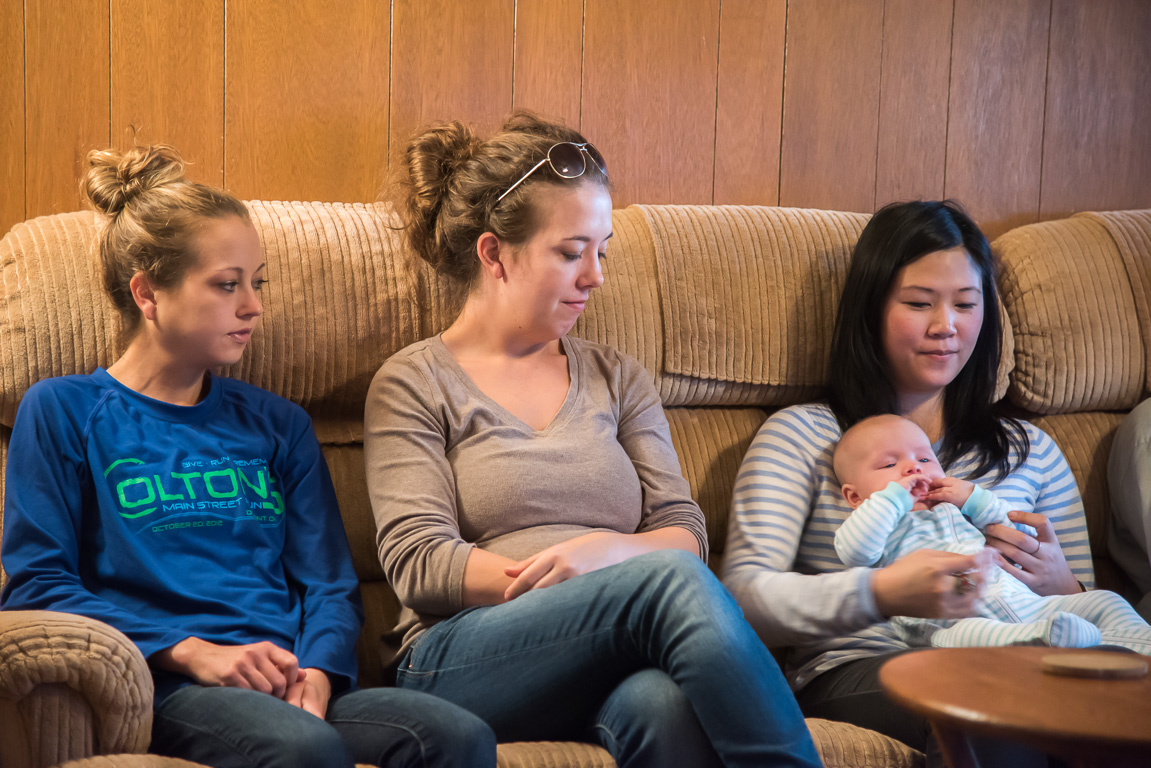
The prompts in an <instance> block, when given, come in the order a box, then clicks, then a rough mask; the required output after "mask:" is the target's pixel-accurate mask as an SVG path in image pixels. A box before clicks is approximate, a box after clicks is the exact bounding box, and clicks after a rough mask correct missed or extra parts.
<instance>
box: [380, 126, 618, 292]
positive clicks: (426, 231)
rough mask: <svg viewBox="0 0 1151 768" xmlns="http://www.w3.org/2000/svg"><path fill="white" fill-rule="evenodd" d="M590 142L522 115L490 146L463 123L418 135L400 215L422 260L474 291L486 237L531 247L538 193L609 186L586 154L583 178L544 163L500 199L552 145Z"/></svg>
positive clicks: (408, 154) (409, 155) (408, 156)
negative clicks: (542, 188)
mask: <svg viewBox="0 0 1151 768" xmlns="http://www.w3.org/2000/svg"><path fill="white" fill-rule="evenodd" d="M563 141H570V142H573V143H575V144H583V143H585V142H586V141H587V139H585V138H584V137H583V136H581V135H580V133H579V132H578V131H575V130H572V129H571V128H567V127H566V126H563V125H559V124H557V123H552V122H548V121H546V120H543V119H541V118H539V117H536V116H535V115H532V114H529V113H526V112H519V113H516V114H513V115H512V116H511V117H509V118H508V119H507V120H506V121H505V122H504V124H503V126H502V127H501V128H500V130H499V132H498V133H496V134H495V135H494V136H492V137H491V138H489V139H487V140H486V141H484V140H481V139H480V138H479V137H477V136H476V134H475V132H474V131H472V129H471V128H470V127H468V126H466V125H464V124H463V123H460V122H451V123H445V124H442V125H436V126H432V127H430V128H427V129H425V130H422V131H420V132H419V133H417V134H416V135H415V136H413V137H412V140H411V141H410V142H409V143H408V146H407V149H406V150H405V154H404V159H405V166H406V171H407V177H406V178H405V179H403V181H402V195H401V201H400V210H401V212H402V214H403V215H404V218H405V222H404V223H405V229H406V231H407V233H408V239H409V241H410V243H411V245H412V248H413V249H414V250H415V252H416V254H417V255H418V256H419V257H420V258H421V259H423V260H424V261H426V262H427V263H428V264H430V265H432V267H434V268H435V269H436V271H437V272H439V273H440V274H442V275H445V276H447V277H449V278H451V279H453V280H455V281H457V282H459V283H461V284H463V285H471V283H472V281H473V280H474V279H475V276H476V274H477V273H478V271H479V263H478V261H477V259H476V253H475V248H476V242H477V241H478V240H479V238H480V235H482V234H483V233H484V232H491V233H493V234H494V235H495V236H496V237H498V238H500V239H501V240H503V241H504V242H507V243H509V244H511V245H513V246H515V245H521V244H523V243H525V242H527V240H528V239H530V238H531V236H532V235H533V234H535V232H536V230H537V229H538V228H539V226H540V224H541V221H540V216H539V211H538V206H537V205H536V204H535V203H534V200H535V197H536V195H535V194H534V193H533V190H535V189H538V188H539V185H541V184H549V185H553V186H575V185H578V184H584V183H595V184H599V185H601V186H603V187H607V186H608V180H607V176H606V175H605V174H604V173H603V172H602V171H601V170H600V168H599V166H597V165H596V164H595V163H594V162H593V161H592V160H591V159H590V158H588V157H587V155H586V154H585V155H584V162H585V163H586V166H585V169H584V173H583V175H582V176H579V177H577V178H574V179H565V178H563V177H561V176H559V175H558V174H556V173H555V172H554V171H553V170H552V169H551V166H550V165H549V164H548V163H544V165H543V166H542V167H540V168H539V169H538V170H537V171H536V172H535V173H533V174H532V175H531V177H530V178H528V179H527V180H526V181H524V182H523V183H522V184H520V185H519V186H518V187H516V188H515V190H514V191H512V193H511V194H509V195H508V196H507V197H505V198H504V199H503V200H499V202H498V204H497V202H496V201H497V199H498V198H499V196H500V195H502V194H503V193H504V192H506V191H507V190H508V188H509V187H511V186H512V185H513V184H515V183H516V181H517V180H519V179H520V177H522V176H523V175H524V174H525V173H527V172H528V171H529V170H531V168H532V166H534V165H535V164H536V163H538V162H539V161H540V160H543V159H544V158H545V157H546V156H547V152H548V150H549V149H550V148H551V146H552V145H553V144H556V143H559V142H563Z"/></svg>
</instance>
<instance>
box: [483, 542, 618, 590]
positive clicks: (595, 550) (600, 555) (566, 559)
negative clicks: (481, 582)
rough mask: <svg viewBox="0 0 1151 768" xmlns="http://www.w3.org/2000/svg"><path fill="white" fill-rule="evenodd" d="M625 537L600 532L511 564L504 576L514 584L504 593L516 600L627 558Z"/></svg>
mask: <svg viewBox="0 0 1151 768" xmlns="http://www.w3.org/2000/svg"><path fill="white" fill-rule="evenodd" d="M621 536H623V534H618V533H610V532H607V531H598V532H596V533H587V534H584V535H583V536H577V537H576V538H574V539H569V540H568V541H564V542H561V543H559V544H556V545H554V546H551V547H548V548H547V549H544V550H541V551H539V552H537V553H535V554H534V555H532V556H531V557H529V558H527V559H525V560H520V561H519V562H518V563H514V564H512V565H509V566H508V567H507V568H505V569H504V573H505V574H506V575H507V576H510V577H511V578H512V583H511V584H509V585H508V588H507V590H505V591H504V599H505V600H513V599H515V598H517V597H519V596H520V595H522V594H524V593H525V592H528V591H529V590H533V589H543V588H544V587H550V586H553V585H555V584H559V583H561V582H564V581H567V580H568V579H571V578H574V577H576V576H580V575H582V574H585V573H590V572H592V571H597V570H599V569H600V568H606V567H608V566H609V565H615V564H616V563H620V562H623V561H624V560H626V559H627V555H626V553H625V552H624V551H623V547H624V544H623V539H621Z"/></svg>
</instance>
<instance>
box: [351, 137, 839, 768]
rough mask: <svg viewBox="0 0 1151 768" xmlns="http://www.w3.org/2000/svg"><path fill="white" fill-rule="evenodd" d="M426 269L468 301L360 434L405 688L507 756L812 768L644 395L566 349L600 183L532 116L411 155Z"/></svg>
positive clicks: (575, 144) (597, 162)
mask: <svg viewBox="0 0 1151 768" xmlns="http://www.w3.org/2000/svg"><path fill="white" fill-rule="evenodd" d="M407 167H408V172H409V186H408V194H407V195H406V197H405V198H404V200H403V205H404V208H405V210H406V212H407V218H408V222H407V228H408V229H407V232H408V235H409V238H410V241H411V243H412V246H413V247H414V249H415V251H416V253H417V254H419V256H421V257H422V258H423V259H424V260H426V261H427V262H429V263H431V264H432V265H433V266H435V267H436V268H437V270H438V271H439V272H440V273H441V274H442V275H444V276H445V277H446V278H449V279H451V278H454V280H455V284H457V285H460V287H462V288H463V289H464V290H466V299H465V301H464V305H463V309H462V311H461V312H460V314H459V316H458V317H457V318H456V320H455V322H453V323H452V325H451V326H450V327H449V328H448V329H447V330H446V331H444V333H443V334H441V335H439V336H435V337H433V338H430V339H426V340H424V341H421V342H419V343H417V344H414V345H412V346H409V347H407V348H406V349H404V350H401V351H400V352H398V353H396V354H395V355H394V356H393V357H391V358H390V359H389V360H388V361H387V362H386V363H385V364H384V366H383V367H382V368H381V369H380V371H379V373H378V374H377V375H376V378H375V380H374V381H373V383H372V387H371V391H370V393H369V396H368V402H367V411H366V416H365V449H366V462H367V476H368V484H369V489H370V491H371V496H372V504H373V507H374V510H375V515H376V522H377V525H378V528H379V536H378V544H379V551H380V558H381V562H382V563H383V567H384V571H385V573H386V575H387V577H388V580H389V582H390V583H391V584H392V586H393V587H394V588H395V590H396V592H397V594H398V595H399V597H400V601H401V602H402V603H403V605H404V607H405V612H404V615H403V617H402V619H401V624H400V626H399V627H397V629H396V631H395V632H394V633H393V634H392V637H393V638H394V639H395V640H396V641H397V643H396V647H395V650H394V653H393V655H392V658H390V659H388V661H390V662H391V663H392V664H393V665H394V666H395V667H396V668H397V681H396V684H397V685H398V686H399V687H401V688H405V689H411V690H417V691H423V692H427V693H432V694H435V695H437V696H442V697H444V698H446V699H448V700H450V701H452V702H454V703H457V704H460V705H462V706H463V707H465V708H466V709H469V710H471V711H472V712H474V713H476V714H478V715H480V717H482V718H483V719H484V720H485V721H487V722H488V724H490V725H491V726H492V728H493V729H494V730H495V732H496V735H497V737H498V738H499V739H500V740H502V741H527V740H540V739H560V740H587V741H592V742H595V743H599V744H601V745H603V746H604V747H605V748H606V749H607V750H608V751H609V752H610V753H611V754H612V755H613V756H614V757H615V759H616V761H617V762H618V763H619V765H621V766H625V767H627V766H667V765H691V766H712V765H727V766H782V765H789V766H791V765H793V766H800V765H804V766H811V765H818V764H819V758H818V756H817V754H816V752H815V748H814V745H813V744H812V741H811V737H810V735H809V734H808V732H807V728H806V726H805V724H804V722H803V719H802V717H801V716H800V713H799V709H798V707H797V706H796V704H795V701H794V698H793V696H792V695H791V692H790V690H789V689H788V687H787V684H786V682H785V681H784V679H783V676H782V674H781V673H780V672H779V668H778V667H777V666H776V664H775V662H774V661H773V660H772V658H771V656H770V655H769V654H768V653H767V652H766V649H765V648H764V647H763V645H762V644H761V643H760V642H759V640H758V638H756V636H755V633H754V632H753V631H752V630H751V628H750V627H749V626H748V625H747V623H746V622H745V621H744V620H743V617H742V616H741V614H740V612H739V608H738V606H736V605H735V603H734V601H733V600H732V599H731V596H730V595H729V594H728V593H727V592H726V590H724V589H723V587H722V586H721V585H720V584H719V582H718V581H717V580H716V579H715V578H714V577H713V576H712V575H711V573H710V571H708V569H707V567H706V565H705V564H704V563H705V558H706V556H707V535H706V530H705V528H704V521H703V516H702V513H701V512H700V509H699V507H698V506H697V505H696V504H695V503H694V502H693V501H692V499H691V496H690V495H689V491H688V487H687V483H686V482H685V481H684V479H683V477H682V476H681V474H680V470H679V464H678V462H677V460H676V455H675V450H674V448H673V447H672V443H671V436H670V433H669V429H668V425H667V421H666V419H665V417H664V415H663V410H662V408H661V406H660V401H659V397H658V395H657V393H656V391H655V388H654V387H653V385H652V379H651V375H650V374H649V373H648V372H647V371H645V370H644V369H643V368H642V367H641V366H640V364H639V363H638V362H637V361H636V360H634V359H632V358H630V357H628V356H627V355H624V354H621V353H620V352H617V351H616V350H614V349H612V348H610V347H606V346H603V345H600V344H594V343H592V342H588V341H584V340H582V339H578V338H576V337H573V336H569V335H568V331H570V330H571V328H572V326H573V325H574V324H575V321H576V318H577V317H578V316H579V314H580V312H581V311H583V308H584V305H585V302H587V301H588V299H589V298H590V296H591V294H592V292H593V291H594V290H595V289H596V288H598V287H599V286H600V285H601V284H602V283H603V280H604V275H603V267H602V261H603V259H604V258H605V251H606V249H607V243H608V240H609V238H610V237H611V235H612V216H611V197H610V196H609V194H608V189H607V183H608V182H607V170H606V165H605V163H604V160H603V158H602V157H601V156H600V155H599V153H598V152H597V151H596V150H595V148H594V147H593V146H592V145H591V144H588V143H587V142H586V140H585V139H584V138H583V137H582V136H580V135H579V134H578V133H576V132H575V131H572V130H569V129H566V128H563V127H562V126H558V125H554V124H550V123H546V122H543V121H540V120H537V119H534V118H531V117H528V116H517V117H514V118H512V119H511V120H509V122H508V123H507V124H505V126H504V127H503V129H502V130H501V131H500V132H499V133H497V134H496V135H495V136H493V137H491V138H490V139H488V140H486V141H482V140H480V139H478V138H476V137H475V136H474V135H473V134H472V132H471V131H470V130H469V129H468V128H466V127H464V126H462V125H460V124H458V123H453V124H449V125H446V126H441V127H439V128H433V129H430V130H428V131H425V132H423V133H421V134H420V135H418V136H416V137H415V139H413V141H412V143H411V144H410V145H409V147H408V150H407Z"/></svg>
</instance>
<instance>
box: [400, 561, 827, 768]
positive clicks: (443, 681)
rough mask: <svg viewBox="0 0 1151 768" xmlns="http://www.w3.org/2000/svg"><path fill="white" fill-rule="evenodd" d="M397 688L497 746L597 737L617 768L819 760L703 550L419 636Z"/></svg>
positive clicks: (468, 614)
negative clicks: (460, 715)
mask: <svg viewBox="0 0 1151 768" xmlns="http://www.w3.org/2000/svg"><path fill="white" fill-rule="evenodd" d="M396 685H397V686H399V687H401V688H404V689H408V690H417V691H423V692H425V693H431V694H434V695H436V696H439V697H441V698H444V699H447V700H448V701H451V702H454V703H456V704H459V705H460V706H461V707H463V708H465V709H467V710H470V711H471V712H474V713H475V714H477V715H479V716H480V717H481V718H483V719H484V720H485V721H486V722H487V723H488V724H489V725H490V726H491V727H492V729H493V730H494V731H495V733H496V736H497V737H498V738H499V740H500V741H535V740H552V739H555V740H580V741H592V742H595V743H599V744H600V745H602V746H603V747H604V748H606V749H607V750H608V751H609V752H610V753H611V754H612V756H613V757H615V759H616V761H617V762H618V763H619V765H620V766H621V768H633V767H634V766H648V765H650V766H667V765H690V766H714V765H727V766H757V767H758V768H763V767H764V766H818V765H820V762H819V757H818V756H817V754H816V751H815V746H814V744H812V741H811V735H810V734H809V733H808V731H807V726H806V724H805V723H804V722H803V717H802V716H801V715H800V713H799V707H798V705H797V704H796V703H795V698H794V697H793V696H792V694H791V690H790V689H789V688H788V686H787V683H786V682H785V681H784V679H783V675H782V674H781V673H780V671H779V667H778V666H777V665H776V663H775V661H774V659H772V657H771V655H770V654H769V653H768V652H767V649H766V648H765V647H764V646H763V643H761V642H760V641H759V638H758V637H756V635H755V633H754V632H753V631H752V629H751V627H750V626H748V624H747V622H746V621H744V619H743V614H742V613H741V612H740V609H739V607H738V606H737V605H736V604H735V601H734V600H733V599H732V597H731V595H730V594H729V593H728V592H727V590H725V589H724V588H723V586H722V585H721V584H720V583H719V582H718V581H717V580H716V579H715V577H714V576H713V575H712V573H711V572H710V571H709V570H708V569H707V566H705V565H704V564H703V563H702V562H701V561H700V559H699V558H698V557H695V556H693V555H690V554H688V553H686V552H681V551H678V550H663V551H660V552H653V553H650V554H646V555H642V556H639V557H635V558H632V559H630V560H628V561H626V562H624V563H620V564H619V565H615V566H612V567H610V568H604V569H602V570H599V571H594V572H592V573H588V574H585V575H583V576H580V577H578V578H575V579H572V580H570V581H566V582H563V583H561V584H557V585H555V586H552V587H547V588H545V589H540V590H535V591H532V592H528V593H527V594H525V595H522V596H521V597H517V598H516V599H515V600H512V601H511V602H509V603H505V604H503V605H496V606H488V607H483V608H472V609H469V610H466V611H463V612H461V613H458V614H456V615H455V616H453V617H452V618H450V619H447V620H445V621H442V622H440V623H439V624H436V625H435V626H433V627H432V628H430V629H428V630H427V631H425V632H424V633H423V634H422V635H421V636H420V637H419V638H418V639H417V640H416V642H415V644H414V645H413V646H412V648H411V650H409V651H408V653H407V654H406V655H405V656H404V658H403V659H402V661H401V663H400V668H399V671H398V673H397V681H396Z"/></svg>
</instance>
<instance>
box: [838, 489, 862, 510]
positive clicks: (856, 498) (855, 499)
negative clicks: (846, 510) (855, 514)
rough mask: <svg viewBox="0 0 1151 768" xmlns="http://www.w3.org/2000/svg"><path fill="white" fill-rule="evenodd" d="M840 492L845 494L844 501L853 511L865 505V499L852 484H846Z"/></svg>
mask: <svg viewBox="0 0 1151 768" xmlns="http://www.w3.org/2000/svg"><path fill="white" fill-rule="evenodd" d="M840 491H841V492H842V493H843V500H844V501H846V502H847V503H848V505H850V506H851V508H852V509H855V508H856V507H858V506H859V505H860V504H862V503H863V497H862V496H860V495H859V492H858V491H857V490H855V486H854V485H852V484H851V483H845V484H844V486H843V487H842V488H841V489H840Z"/></svg>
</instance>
